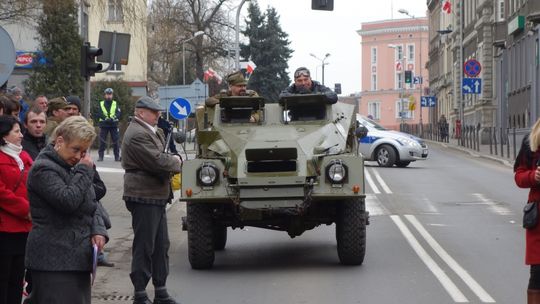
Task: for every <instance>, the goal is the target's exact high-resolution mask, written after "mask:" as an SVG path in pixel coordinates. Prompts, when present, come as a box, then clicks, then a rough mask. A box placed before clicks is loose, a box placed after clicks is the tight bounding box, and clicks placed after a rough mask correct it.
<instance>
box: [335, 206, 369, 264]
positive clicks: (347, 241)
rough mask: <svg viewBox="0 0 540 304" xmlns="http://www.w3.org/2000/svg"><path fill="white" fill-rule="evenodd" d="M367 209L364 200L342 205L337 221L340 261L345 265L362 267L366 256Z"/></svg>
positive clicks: (339, 208)
mask: <svg viewBox="0 0 540 304" xmlns="http://www.w3.org/2000/svg"><path fill="white" fill-rule="evenodd" d="M365 210H366V207H365V203H364V200H363V199H359V198H353V199H348V200H345V201H343V202H341V203H340V205H339V207H338V212H337V219H336V239H337V251H338V257H339V261H340V262H341V264H343V265H362V263H363V262H364V256H365V254H366V212H365Z"/></svg>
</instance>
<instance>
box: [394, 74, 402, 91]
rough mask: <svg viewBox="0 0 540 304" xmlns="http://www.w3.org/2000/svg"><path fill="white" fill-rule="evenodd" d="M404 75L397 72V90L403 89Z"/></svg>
mask: <svg viewBox="0 0 540 304" xmlns="http://www.w3.org/2000/svg"><path fill="white" fill-rule="evenodd" d="M402 77H403V74H402V73H401V72H396V83H395V86H394V87H395V88H396V90H401V89H403V78H402Z"/></svg>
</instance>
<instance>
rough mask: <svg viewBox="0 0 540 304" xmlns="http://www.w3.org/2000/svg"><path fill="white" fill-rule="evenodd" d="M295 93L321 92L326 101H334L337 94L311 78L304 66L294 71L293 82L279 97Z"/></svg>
mask: <svg viewBox="0 0 540 304" xmlns="http://www.w3.org/2000/svg"><path fill="white" fill-rule="evenodd" d="M295 94H323V95H325V96H326V102H328V103H331V104H333V103H336V102H337V100H338V97H337V94H336V93H335V92H334V91H332V90H331V89H330V88H327V87H325V86H324V85H322V84H320V83H319V82H318V81H315V80H311V73H310V72H309V70H308V69H307V68H305V67H300V68H298V69H296V71H294V83H293V84H291V85H290V86H288V87H287V88H286V89H285V90H283V91H282V92H281V93H280V94H279V97H280V98H281V97H287V96H291V95H295Z"/></svg>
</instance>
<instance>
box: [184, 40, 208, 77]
mask: <svg viewBox="0 0 540 304" xmlns="http://www.w3.org/2000/svg"><path fill="white" fill-rule="evenodd" d="M200 35H204V32H203V31H198V32H195V34H193V37H191V38H188V39H186V40H184V41H182V82H183V84H184V85H186V48H185V47H186V42H189V41H191V40H193V39H195V38H196V37H198V36H200Z"/></svg>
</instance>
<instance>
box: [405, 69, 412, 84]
mask: <svg viewBox="0 0 540 304" xmlns="http://www.w3.org/2000/svg"><path fill="white" fill-rule="evenodd" d="M405 83H412V71H405Z"/></svg>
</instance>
